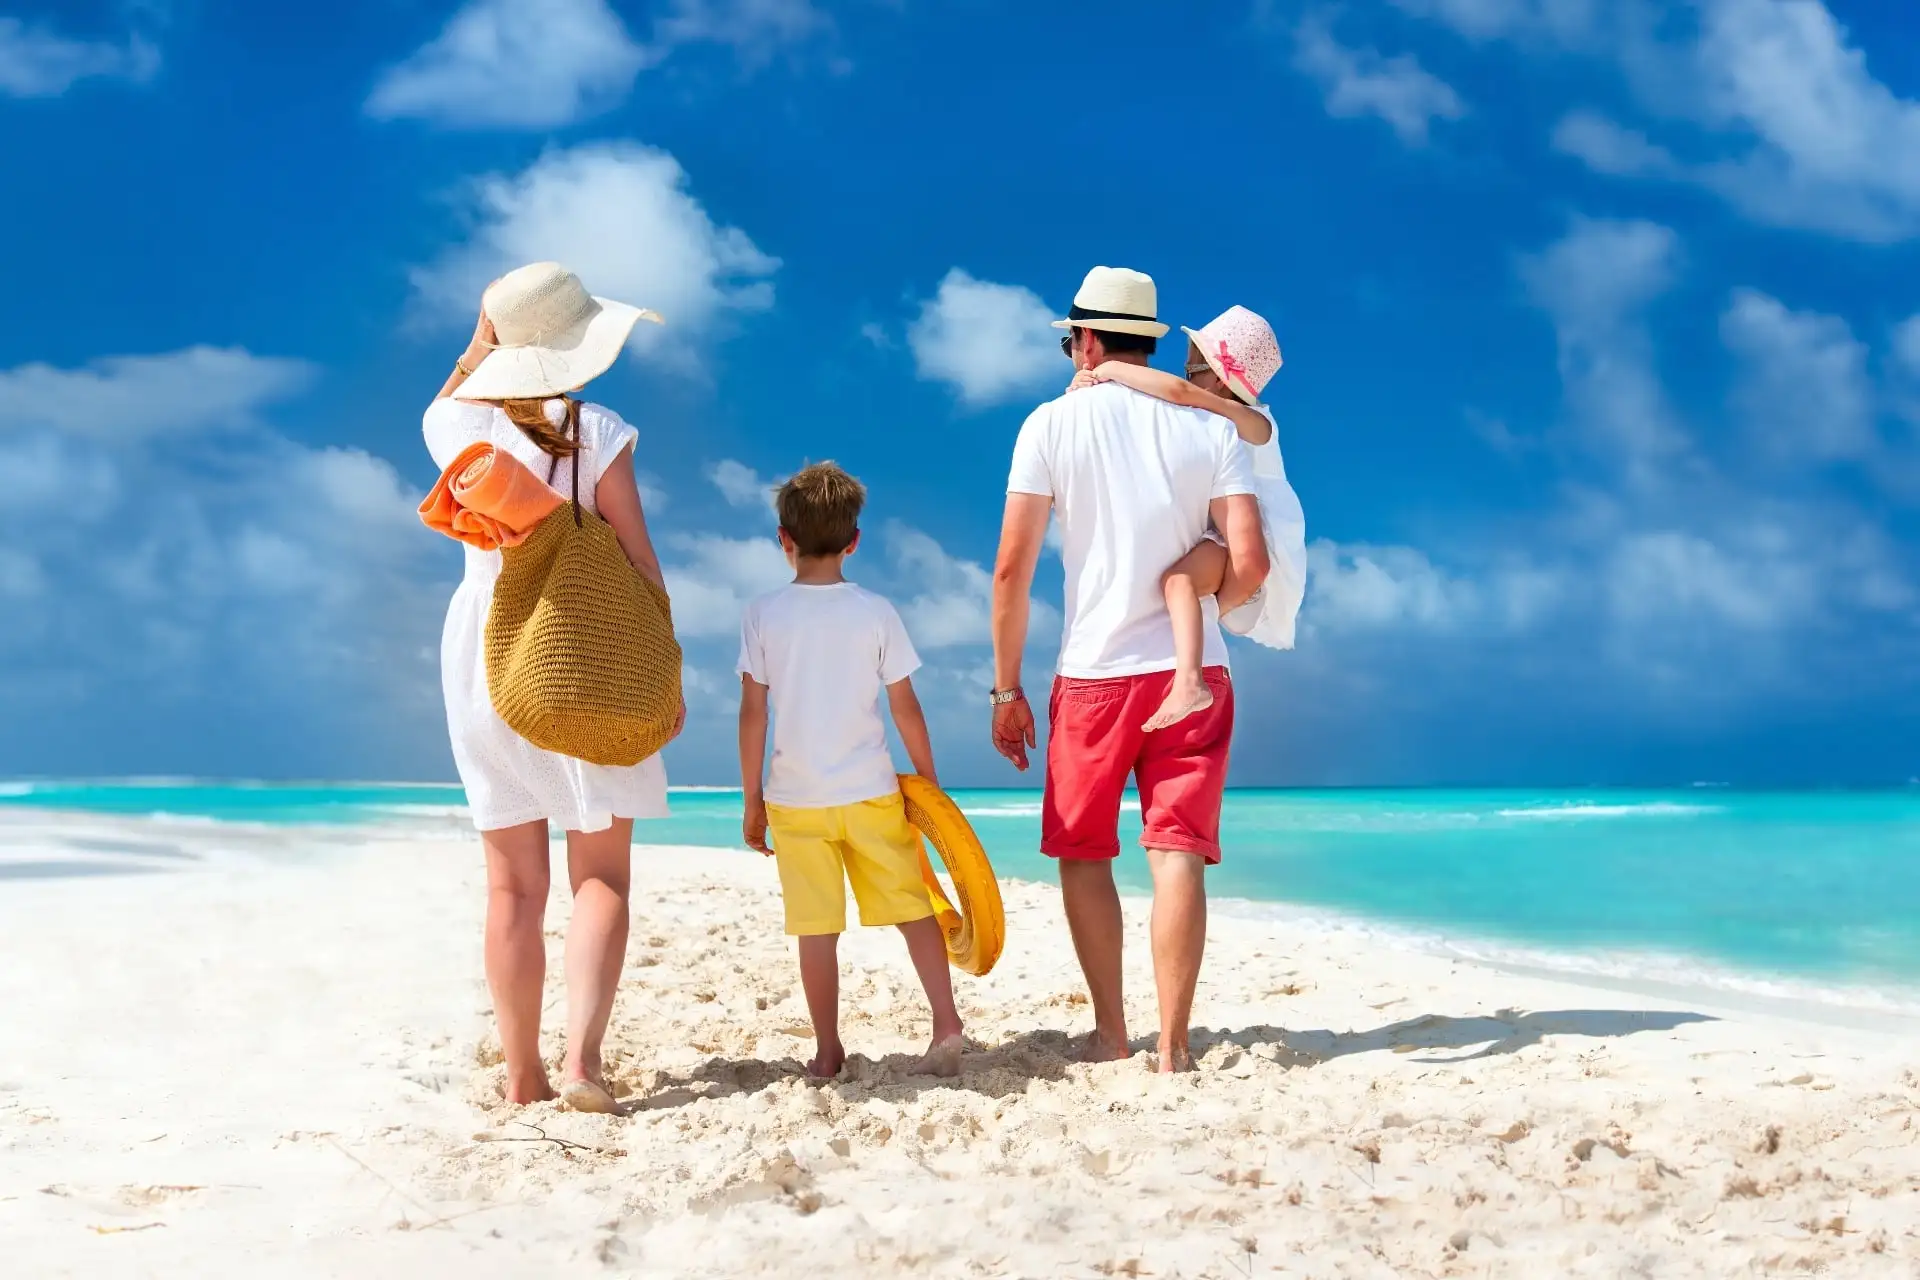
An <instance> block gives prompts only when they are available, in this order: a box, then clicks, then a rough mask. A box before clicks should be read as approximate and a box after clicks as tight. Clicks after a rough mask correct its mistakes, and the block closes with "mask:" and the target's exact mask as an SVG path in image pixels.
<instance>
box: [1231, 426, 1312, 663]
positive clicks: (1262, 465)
mask: <svg viewBox="0 0 1920 1280" xmlns="http://www.w3.org/2000/svg"><path fill="white" fill-rule="evenodd" d="M1255 408H1257V409H1259V410H1260V412H1261V413H1263V414H1265V415H1266V417H1267V421H1268V422H1272V421H1273V411H1272V410H1271V409H1269V408H1267V407H1266V406H1265V405H1256V406H1255ZM1240 447H1241V448H1243V449H1246V450H1248V451H1249V452H1250V453H1252V455H1253V490H1254V496H1255V497H1257V498H1258V499H1259V500H1260V524H1261V527H1262V529H1263V530H1264V531H1265V533H1266V535H1267V556H1268V559H1270V560H1271V561H1272V563H1273V568H1272V570H1271V571H1270V572H1269V573H1268V574H1267V581H1266V583H1265V584H1264V585H1263V586H1262V587H1261V588H1260V590H1259V591H1258V592H1256V593H1255V594H1254V597H1253V599H1251V600H1249V601H1247V602H1246V603H1245V604H1243V605H1241V606H1240V607H1239V608H1237V609H1233V610H1230V611H1228V612H1226V613H1223V614H1221V615H1220V625H1221V626H1223V627H1225V628H1226V629H1227V630H1228V631H1230V632H1232V633H1233V634H1234V635H1237V636H1245V637H1246V638H1247V639H1249V640H1255V641H1258V642H1259V643H1261V644H1264V645H1271V646H1272V647H1273V648H1275V649H1291V648H1293V638H1294V627H1295V623H1296V622H1297V621H1298V619H1299V617H1300V602H1301V601H1302V600H1303V599H1305V598H1306V594H1307V517H1306V513H1305V512H1303V511H1302V510H1301V509H1300V496H1299V495H1298V494H1296V493H1295V492H1294V491H1293V486H1292V485H1291V484H1289V483H1287V468H1286V465H1285V464H1284V463H1283V462H1281V460H1280V432H1279V430H1278V428H1276V429H1275V430H1274V433H1273V435H1272V436H1271V437H1269V438H1268V440H1267V442H1266V443H1265V444H1261V445H1250V444H1247V443H1245V442H1244V441H1243V442H1242V443H1241V446H1240Z"/></svg>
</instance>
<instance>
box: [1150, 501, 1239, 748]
mask: <svg viewBox="0 0 1920 1280" xmlns="http://www.w3.org/2000/svg"><path fill="white" fill-rule="evenodd" d="M1226 576H1227V549H1226V548H1225V547H1223V546H1221V545H1220V544H1219V543H1217V542H1214V541H1212V540H1210V539H1208V540H1203V541H1202V542H1201V543H1200V545H1199V546H1197V547H1195V548H1194V549H1193V550H1191V551H1189V552H1187V554H1186V555H1184V556H1181V557H1180V559H1179V560H1177V561H1175V562H1174V566H1173V568H1171V569H1169V570H1167V571H1166V573H1165V574H1163V575H1162V576H1161V578H1160V587H1161V590H1163V591H1165V592H1166V596H1167V612H1168V613H1169V614H1171V615H1172V616H1173V661H1174V667H1173V687H1172V688H1170V689H1168V690H1167V696H1166V700H1165V701H1163V702H1162V703H1161V704H1160V709H1159V710H1158V711H1156V712H1154V713H1153V714H1152V715H1151V716H1149V717H1148V718H1147V723H1146V726H1145V727H1146V729H1147V732H1149V733H1151V732H1153V731H1154V730H1155V729H1164V728H1166V727H1167V726H1168V725H1172V724H1178V723H1179V722H1180V721H1182V720H1184V719H1186V718H1187V717H1188V716H1190V715H1192V714H1193V713H1194V712H1196V711H1205V710H1206V709H1207V708H1208V707H1210V706H1212V705H1213V695H1212V694H1211V693H1209V692H1208V691H1207V682H1206V679H1205V678H1204V677H1203V676H1202V675H1201V673H1200V665H1201V661H1202V659H1203V657H1204V655H1205V650H1206V634H1205V630H1204V627H1203V625H1202V624H1203V622H1204V616H1203V615H1202V614H1201V612H1200V599H1201V597H1203V596H1210V595H1213V594H1214V593H1216V592H1218V591H1219V590H1220V584H1221V582H1222V581H1224V580H1225V578H1226Z"/></svg>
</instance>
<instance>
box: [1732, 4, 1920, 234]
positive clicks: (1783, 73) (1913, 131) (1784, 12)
mask: <svg viewBox="0 0 1920 1280" xmlns="http://www.w3.org/2000/svg"><path fill="white" fill-rule="evenodd" d="M1701 26H1702V30H1701V35H1700V43H1699V46H1698V50H1697V55H1696V57H1697V62H1696V69H1697V72H1698V75H1699V76H1700V91H1701V97H1702V104H1703V109H1702V113H1701V114H1702V116H1703V118H1704V122H1705V123H1707V124H1708V125H1710V126H1714V127H1718V128H1721V129H1724V130H1727V131H1730V132H1733V133H1735V134H1744V135H1747V136H1749V137H1750V138H1751V139H1752V146H1751V148H1750V149H1749V150H1748V151H1747V152H1746V153H1745V154H1744V155H1738V156H1736V157H1734V158H1732V159H1728V160H1722V161H1717V162H1714V163H1712V164H1710V165H1708V166H1706V167H1705V168H1703V169H1702V170H1701V173H1700V179H1701V180H1702V181H1704V182H1705V183H1706V184H1707V185H1708V186H1711V187H1713V188H1714V189H1716V190H1718V191H1720V192H1721V193H1722V194H1723V195H1725V196H1727V197H1728V198H1729V199H1730V200H1732V201H1733V202H1734V203H1735V204H1737V205H1739V206H1740V207H1741V208H1742V209H1744V210H1745V211H1746V212H1747V213H1748V214H1749V215H1750V216H1753V217H1755V218H1757V219H1759V220H1761V221H1764V222H1772V223H1777V224H1780V225H1783V226H1793V227H1806V228H1811V229H1815V230H1825V231H1832V232H1835V233H1838V234H1841V235H1847V236H1854V237H1857V238H1859V239H1863V240H1896V239H1905V238H1907V237H1909V236H1912V235H1914V234H1916V233H1920V102H1915V101H1913V100H1911V99H1906V98H1901V97H1899V96H1897V95H1895V94H1894V93H1893V92H1892V91H1891V90H1890V89H1888V88H1887V87H1886V86H1885V85H1884V84H1882V83H1881V82H1880V81H1878V80H1876V79H1875V78H1874V77H1873V75H1872V74H1871V73H1870V72H1869V71H1868V70H1867V64H1866V56H1865V55H1864V54H1863V53H1861V51H1860V50H1859V49H1857V48H1855V47H1853V46H1852V45H1851V44H1850V43H1849V41H1848V38H1847V33H1846V31H1845V29H1844V28H1842V27H1841V26H1840V24H1839V23H1838V22H1837V21H1836V20H1835V19H1834V16H1833V14H1832V13H1830V12H1829V11H1828V10H1827V7H1826V5H1825V4H1823V3H1820V0H1797V2H1796V3H1781V2H1780V0H1711V2H1710V3H1708V4H1707V6H1706V10H1705V13H1704V15H1703V18H1702V24H1701Z"/></svg>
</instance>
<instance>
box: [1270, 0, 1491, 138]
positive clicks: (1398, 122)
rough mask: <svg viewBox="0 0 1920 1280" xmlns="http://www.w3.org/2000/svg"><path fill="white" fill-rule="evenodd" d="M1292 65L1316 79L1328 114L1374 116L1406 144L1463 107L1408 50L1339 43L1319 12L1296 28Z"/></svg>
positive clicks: (1453, 116)
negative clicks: (1389, 51)
mask: <svg viewBox="0 0 1920 1280" xmlns="http://www.w3.org/2000/svg"><path fill="white" fill-rule="evenodd" d="M1294 66H1295V67H1296V68H1297V69H1298V70H1300V71H1301V72H1303V73H1305V74H1306V75H1308V76H1310V77H1312V78H1313V80H1314V81H1315V82H1316V83H1318V84H1319V86H1320V88H1321V90H1322V91H1323V92H1324V94H1325V95H1326V108H1327V114H1328V115H1331V116H1335V117H1339V118H1342V119H1354V118H1360V117H1365V116H1377V117H1379V118H1380V119H1382V120H1384V121H1386V122H1387V124H1388V125H1390V126H1391V127H1392V129H1393V131H1394V133H1395V134H1396V135H1398V136H1399V139H1400V141H1401V142H1403V143H1405V144H1406V145H1408V146H1410V147H1419V146H1425V145H1426V143H1427V139H1428V135H1429V134H1430V132H1431V130H1432V127H1433V122H1434V121H1436V120H1458V119H1460V118H1461V117H1462V116H1464V115H1466V113H1467V108H1466V104H1465V103H1463V102H1461V101H1460V95H1459V94H1457V93H1455V92H1454V90H1453V86H1451V85H1449V84H1448V83H1447V82H1446V81H1444V80H1442V79H1440V78H1439V77H1438V76H1435V75H1433V74H1432V73H1430V72H1428V71H1427V70H1426V69H1424V68H1423V67H1421V65H1420V63H1419V61H1418V60H1417V59H1415V58H1414V57H1413V56H1412V55H1411V54H1399V55H1396V56H1394V57H1390V58H1389V57H1384V56H1382V55H1381V54H1380V52H1379V51H1378V50H1375V49H1369V48H1350V47H1348V46H1346V45H1343V44H1341V43H1340V42H1339V40H1338V39H1336V38H1335V37H1334V34H1333V28H1332V25H1331V23H1330V21H1329V20H1328V19H1327V18H1325V17H1324V16H1319V17H1310V18H1308V19H1307V20H1305V21H1303V22H1302V23H1301V24H1300V26H1299V28H1298V30H1297V31H1296V32H1295V34H1294Z"/></svg>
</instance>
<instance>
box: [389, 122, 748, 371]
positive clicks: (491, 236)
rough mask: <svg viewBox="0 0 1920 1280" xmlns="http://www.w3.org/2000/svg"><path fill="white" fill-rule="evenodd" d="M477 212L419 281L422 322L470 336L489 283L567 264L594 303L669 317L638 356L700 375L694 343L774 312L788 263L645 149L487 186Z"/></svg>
mask: <svg viewBox="0 0 1920 1280" xmlns="http://www.w3.org/2000/svg"><path fill="white" fill-rule="evenodd" d="M473 204H474V211H473V221H474V226H473V230H472V233H471V234H470V235H469V237H468V238H467V240H466V241H465V242H464V243H461V244H459V245H456V246H454V247H453V248H450V249H448V250H447V251H446V252H445V253H443V254H442V255H441V256H440V257H439V258H438V259H437V260H436V261H434V262H432V263H431V264H429V265H426V266H423V267H417V268H415V269H414V270H413V272H412V281H413V288H414V303H415V308H416V311H417V313H418V314H419V315H421V316H422V317H425V318H428V319H431V320H434V321H439V322H443V323H445V324H447V325H449V326H452V325H463V324H471V323H472V321H473V317H474V315H475V313H476V312H477V311H478V310H479V304H480V294H481V291H482V290H484V289H485V288H486V286H487V283H488V282H489V281H491V280H493V279H494V278H495V277H496V276H498V275H500V274H501V273H502V272H504V271H507V270H511V269H512V268H514V267H516V266H519V265H521V264H522V263H527V262H540V261H547V260H552V261H558V262H562V263H565V264H566V265H567V266H568V267H570V268H572V269H573V270H574V271H576V272H578V273H579V275H580V278H581V279H582V280H583V281H585V282H586V285H587V287H588V288H589V289H591V290H593V291H594V292H595V293H597V294H600V295H602V296H606V297H613V298H618V299H620V300H621V301H623V302H631V303H634V304H635V305H638V306H644V307H651V308H652V309H653V310H655V311H658V312H660V313H661V314H662V315H664V316H665V317H666V321H667V323H666V326H665V328H664V329H663V328H661V327H660V326H656V325H645V324H643V325H639V326H636V335H635V338H634V342H633V346H634V349H635V350H637V351H639V352H642V353H648V352H651V353H653V354H654V355H656V356H658V357H660V358H662V359H663V360H666V361H669V362H675V363H679V364H682V365H685V364H689V363H692V364H697V363H698V356H697V353H696V352H697V349H696V348H695V347H694V346H693V345H692V342H693V339H695V338H698V337H700V336H703V335H706V334H710V333H712V332H714V331H716V330H717V329H719V328H720V327H721V322H722V320H723V319H725V318H726V317H728V316H731V315H736V314H740V313H744V312H752V311H759V310H764V309H765V308H767V307H769V306H771V305H772V304H773V284H772V282H771V281H770V280H769V279H768V277H770V276H771V275H772V274H773V273H774V271H775V270H777V269H778V268H779V266H780V260H779V259H778V258H774V257H770V256H768V255H767V254H765V253H762V252H761V251H760V250H759V249H758V248H757V247H756V246H755V245H754V243H753V241H752V240H751V239H749V238H748V236H747V234H746V232H744V231H741V230H740V229H739V228H737V227H728V226H722V225H720V224H718V223H716V222H715V221H714V220H713V218H712V217H711V216H710V215H709V214H708V213H707V211H706V209H705V208H703V207H702V206H701V204H700V202H699V201H698V200H696V199H694V198H693V196H692V195H691V194H690V193H689V192H688V191H687V175H686V172H685V171H684V170H683V169H681V167H680V163H679V161H677V160H675V159H674V158H673V157H672V156H670V155H668V154H667V153H666V152H664V151H656V150H654V149H652V148H650V147H643V146H639V145H637V144H634V143H594V144H589V145H585V146H579V147H574V148H572V149H570V150H557V151H549V152H548V153H547V154H546V155H544V156H542V157H541V158H540V159H539V160H537V161H535V162H534V163H533V164H532V165H531V166H529V167H528V168H527V169H525V170H523V171H522V172H520V173H518V174H513V175H501V174H495V175H492V176H489V177H486V178H483V179H481V180H480V181H479V182H478V183H476V184H475V187H474V200H473Z"/></svg>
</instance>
